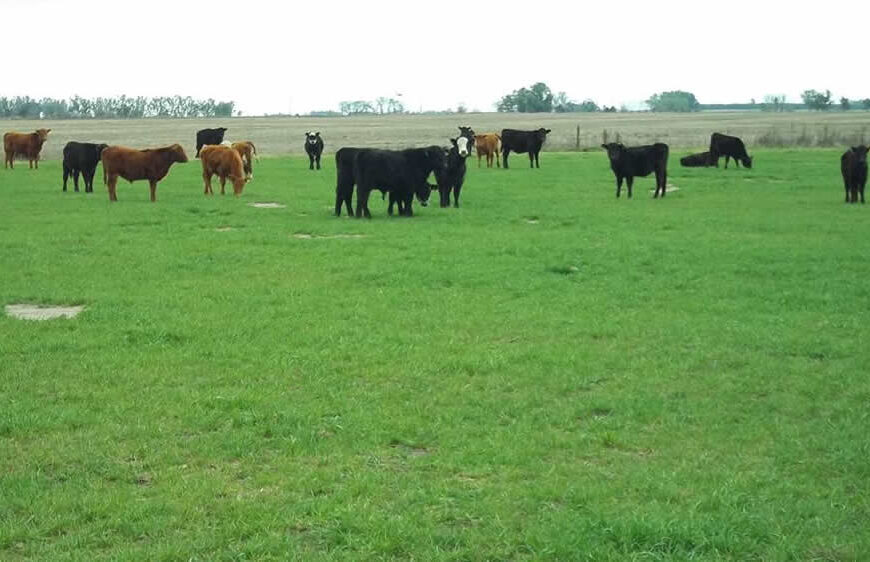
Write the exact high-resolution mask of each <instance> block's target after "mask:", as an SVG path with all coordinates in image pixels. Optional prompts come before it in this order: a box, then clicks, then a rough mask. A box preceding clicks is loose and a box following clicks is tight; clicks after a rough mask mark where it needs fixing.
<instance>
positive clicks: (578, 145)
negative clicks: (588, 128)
mask: <svg viewBox="0 0 870 562" xmlns="http://www.w3.org/2000/svg"><path fill="white" fill-rule="evenodd" d="M577 150H580V125H577Z"/></svg>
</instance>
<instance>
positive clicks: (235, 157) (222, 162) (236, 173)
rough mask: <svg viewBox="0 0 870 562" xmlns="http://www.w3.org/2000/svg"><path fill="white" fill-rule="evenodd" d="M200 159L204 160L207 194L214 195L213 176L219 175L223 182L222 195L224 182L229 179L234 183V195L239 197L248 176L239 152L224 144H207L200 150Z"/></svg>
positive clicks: (222, 186) (203, 170)
mask: <svg viewBox="0 0 870 562" xmlns="http://www.w3.org/2000/svg"><path fill="white" fill-rule="evenodd" d="M199 160H200V162H202V181H203V183H204V184H205V194H206V195H214V191H212V188H211V178H212V176H214V175H217V176H218V179H219V181H220V184H221V195H223V194H224V184H225V183H226V181H227V179H229V180H230V181H231V182H232V183H233V195H235V196H236V197H238V196H239V195H241V194H242V190H244V189H245V182H246V181H247V176H246V175H245V170H244V164H243V163H242V157H241V155H240V154H239V152H238V151H237V150H236V149H235V148H233V147H229V146H224V145H222V144H217V145H210V144H209V145H206V146H203V147H202V150H200V152H199Z"/></svg>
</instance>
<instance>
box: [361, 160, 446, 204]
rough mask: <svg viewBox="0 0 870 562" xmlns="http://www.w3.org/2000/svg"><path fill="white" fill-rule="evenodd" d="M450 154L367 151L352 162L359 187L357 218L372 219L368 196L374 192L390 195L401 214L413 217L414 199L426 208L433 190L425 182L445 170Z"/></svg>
mask: <svg viewBox="0 0 870 562" xmlns="http://www.w3.org/2000/svg"><path fill="white" fill-rule="evenodd" d="M446 160H447V152H446V151H445V150H444V149H443V148H441V147H440V146H429V147H426V148H408V149H405V150H376V149H365V150H359V151H357V152H356V154H355V155H354V158H353V181H354V182H355V183H356V186H357V187H356V195H357V201H356V217H357V218H360V217H363V216H365V217H366V218H371V216H372V215H371V212H370V211H369V208H368V199H369V194H370V193H371V191H372V190H374V189H379V190H381V191H383V192H390V194H391V197H392V198H394V200H395V201H396V202H399V203H400V209H399V210H400V214H401V215H404V216H408V217H410V216H412V215H413V211H412V208H411V206H412V203H413V200H414V196H415V195H416V196H417V199H418V200H419V201H420V204H421V205H423V206H424V207H425V206H426V204H427V201H428V200H429V194H430V192H431V188H430V187H429V183H428V182H427V181H426V180H427V178H428V177H429V174H431V173H432V172H433V171H435V170H443V169H444V167H445V164H446Z"/></svg>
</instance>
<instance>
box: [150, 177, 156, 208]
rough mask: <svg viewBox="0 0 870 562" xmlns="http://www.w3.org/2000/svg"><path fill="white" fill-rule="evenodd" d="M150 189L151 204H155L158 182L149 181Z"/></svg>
mask: <svg viewBox="0 0 870 562" xmlns="http://www.w3.org/2000/svg"><path fill="white" fill-rule="evenodd" d="M148 187H150V188H151V202H152V203H154V202H155V201H157V182H156V181H154V180H148Z"/></svg>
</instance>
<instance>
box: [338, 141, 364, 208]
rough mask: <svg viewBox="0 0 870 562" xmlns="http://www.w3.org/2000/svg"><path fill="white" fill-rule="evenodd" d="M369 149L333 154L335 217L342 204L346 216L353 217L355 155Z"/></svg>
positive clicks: (340, 150) (344, 149)
mask: <svg viewBox="0 0 870 562" xmlns="http://www.w3.org/2000/svg"><path fill="white" fill-rule="evenodd" d="M366 150H371V149H370V148H350V147H344V148H340V149H338V151H337V152H336V153H335V175H336V182H335V216H337V217H340V216H341V206H342V204H344V205H346V206H347V214H348V215H350V216H353V186H354V184H355V183H356V181H354V177H353V163H354V160H356V155H357V154H359V153H360V152H362V151H366Z"/></svg>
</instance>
